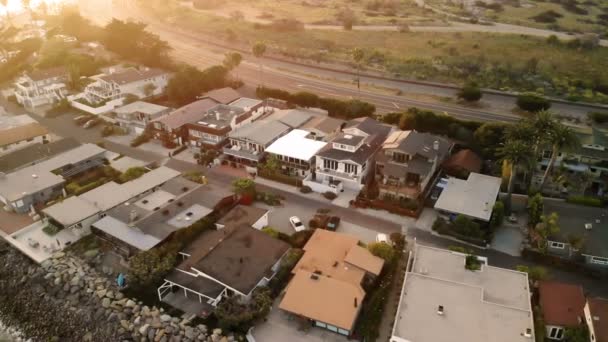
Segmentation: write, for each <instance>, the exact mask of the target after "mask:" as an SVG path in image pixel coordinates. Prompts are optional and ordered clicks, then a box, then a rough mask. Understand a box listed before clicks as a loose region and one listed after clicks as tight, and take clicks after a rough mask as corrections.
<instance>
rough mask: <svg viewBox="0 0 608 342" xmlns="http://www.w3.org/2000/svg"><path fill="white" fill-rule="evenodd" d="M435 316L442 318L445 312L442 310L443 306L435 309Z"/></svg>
mask: <svg viewBox="0 0 608 342" xmlns="http://www.w3.org/2000/svg"><path fill="white" fill-rule="evenodd" d="M437 314H438V315H439V316H443V315H444V314H445V311H444V310H443V305H439V306H438V307H437Z"/></svg>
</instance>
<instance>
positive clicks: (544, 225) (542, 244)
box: [534, 213, 559, 251]
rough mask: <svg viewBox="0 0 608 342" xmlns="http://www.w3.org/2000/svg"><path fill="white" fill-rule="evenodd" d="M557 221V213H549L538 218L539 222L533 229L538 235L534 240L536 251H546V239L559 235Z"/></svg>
mask: <svg viewBox="0 0 608 342" xmlns="http://www.w3.org/2000/svg"><path fill="white" fill-rule="evenodd" d="M558 220H559V216H558V215H557V213H551V214H549V215H543V216H541V217H540V221H541V222H540V223H538V224H537V225H536V227H535V228H534V231H535V232H536V234H537V235H538V238H537V239H536V246H537V248H538V249H540V250H542V251H544V250H546V248H547V238H549V237H550V236H552V235H555V234H557V233H559V225H558Z"/></svg>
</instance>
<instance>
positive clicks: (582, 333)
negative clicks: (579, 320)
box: [564, 323, 589, 342]
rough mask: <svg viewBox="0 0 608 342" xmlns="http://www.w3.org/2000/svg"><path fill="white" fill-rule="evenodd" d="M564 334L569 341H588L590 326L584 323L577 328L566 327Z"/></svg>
mask: <svg viewBox="0 0 608 342" xmlns="http://www.w3.org/2000/svg"><path fill="white" fill-rule="evenodd" d="M564 336H565V340H566V341H568V342H588V341H589V328H588V327H587V325H586V324H584V323H583V324H581V325H579V326H578V327H575V328H572V327H569V328H566V330H565V333H564Z"/></svg>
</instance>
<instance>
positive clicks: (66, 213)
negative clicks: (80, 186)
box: [42, 196, 99, 227]
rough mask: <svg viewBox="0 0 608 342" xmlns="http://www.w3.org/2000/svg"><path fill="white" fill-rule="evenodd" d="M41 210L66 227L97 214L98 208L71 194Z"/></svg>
mask: <svg viewBox="0 0 608 342" xmlns="http://www.w3.org/2000/svg"><path fill="white" fill-rule="evenodd" d="M42 212H43V213H45V214H46V215H47V216H50V217H52V218H53V219H55V220H56V221H57V222H59V223H61V224H62V225H64V226H65V227H67V226H71V225H73V224H76V223H78V222H80V221H82V220H83V219H86V218H89V217H91V216H93V215H95V214H97V213H98V212H99V209H97V207H95V206H94V205H93V204H91V203H89V202H88V201H85V200H83V199H82V198H79V197H77V196H72V197H69V198H67V199H66V200H64V201H63V202H61V203H57V204H55V205H53V206H50V207H48V208H46V209H44V210H42Z"/></svg>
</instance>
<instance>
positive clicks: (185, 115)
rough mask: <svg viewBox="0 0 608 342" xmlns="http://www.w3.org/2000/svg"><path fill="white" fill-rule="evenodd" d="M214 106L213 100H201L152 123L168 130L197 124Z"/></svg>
mask: <svg viewBox="0 0 608 342" xmlns="http://www.w3.org/2000/svg"><path fill="white" fill-rule="evenodd" d="M216 105H217V104H216V103H215V102H214V101H213V100H210V99H202V100H198V101H195V102H192V103H190V104H187V105H185V106H183V107H181V108H178V109H176V110H174V111H173V112H171V113H169V115H166V116H163V117H162V118H159V119H156V120H152V121H159V122H162V123H163V124H164V125H165V126H167V127H168V128H169V129H177V128H180V127H182V126H183V125H185V124H187V123H195V122H197V121H198V120H200V119H201V118H203V117H204V116H205V115H207V111H208V110H209V109H211V108H213V107H215V106H216Z"/></svg>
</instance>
